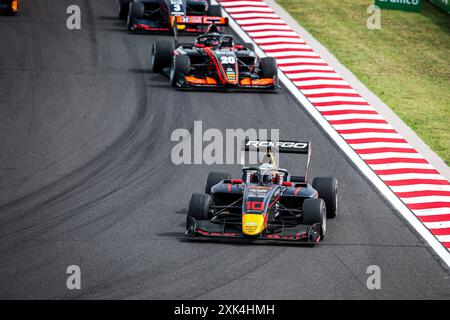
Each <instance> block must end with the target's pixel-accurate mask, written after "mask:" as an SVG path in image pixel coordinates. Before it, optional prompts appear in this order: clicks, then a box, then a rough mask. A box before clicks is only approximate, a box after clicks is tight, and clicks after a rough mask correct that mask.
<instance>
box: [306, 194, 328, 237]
mask: <svg viewBox="0 0 450 320" xmlns="http://www.w3.org/2000/svg"><path fill="white" fill-rule="evenodd" d="M326 215H327V209H326V205H325V201H323V200H322V199H306V200H305V201H304V202H303V224H306V225H311V226H312V225H314V224H319V225H320V226H321V231H320V239H321V240H323V239H324V238H325V235H326V231H327V219H326Z"/></svg>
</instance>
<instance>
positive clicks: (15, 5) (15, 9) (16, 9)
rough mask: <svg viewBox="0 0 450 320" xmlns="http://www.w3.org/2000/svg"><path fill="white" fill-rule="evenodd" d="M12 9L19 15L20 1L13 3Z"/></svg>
mask: <svg viewBox="0 0 450 320" xmlns="http://www.w3.org/2000/svg"><path fill="white" fill-rule="evenodd" d="M11 9H12V11H13V12H14V13H17V11H19V0H14V1H13V2H12V3H11Z"/></svg>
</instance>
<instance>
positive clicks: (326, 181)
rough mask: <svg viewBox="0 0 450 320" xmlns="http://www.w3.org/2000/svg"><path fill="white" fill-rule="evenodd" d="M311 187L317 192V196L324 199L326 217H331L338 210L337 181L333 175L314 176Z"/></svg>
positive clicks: (333, 216) (334, 215)
mask: <svg viewBox="0 0 450 320" xmlns="http://www.w3.org/2000/svg"><path fill="white" fill-rule="evenodd" d="M312 187H313V188H314V189H316V190H317V192H318V193H319V198H321V199H323V200H324V201H325V204H326V206H327V218H328V219H333V218H335V217H336V215H337V211H338V182H337V180H336V178H334V177H316V178H314V179H313V182H312Z"/></svg>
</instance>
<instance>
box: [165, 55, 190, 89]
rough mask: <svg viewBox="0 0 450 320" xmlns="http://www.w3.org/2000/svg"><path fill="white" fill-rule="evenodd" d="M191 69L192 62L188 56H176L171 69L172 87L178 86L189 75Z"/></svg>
mask: <svg viewBox="0 0 450 320" xmlns="http://www.w3.org/2000/svg"><path fill="white" fill-rule="evenodd" d="M190 69H191V61H190V60H189V57H188V56H185V55H175V56H173V59H172V67H171V69H170V84H171V85H172V87H177V86H178V81H179V80H180V78H182V77H184V76H187V75H189V70H190Z"/></svg>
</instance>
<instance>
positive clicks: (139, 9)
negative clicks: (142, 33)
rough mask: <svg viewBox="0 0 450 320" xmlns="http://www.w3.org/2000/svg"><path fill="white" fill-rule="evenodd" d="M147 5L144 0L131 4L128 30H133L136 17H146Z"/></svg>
mask: <svg viewBox="0 0 450 320" xmlns="http://www.w3.org/2000/svg"><path fill="white" fill-rule="evenodd" d="M144 12H145V7H144V4H143V3H142V2H139V1H133V2H131V4H130V8H129V12H128V19H127V28H128V31H133V24H134V23H135V22H134V20H135V19H142V18H143V17H144Z"/></svg>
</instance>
